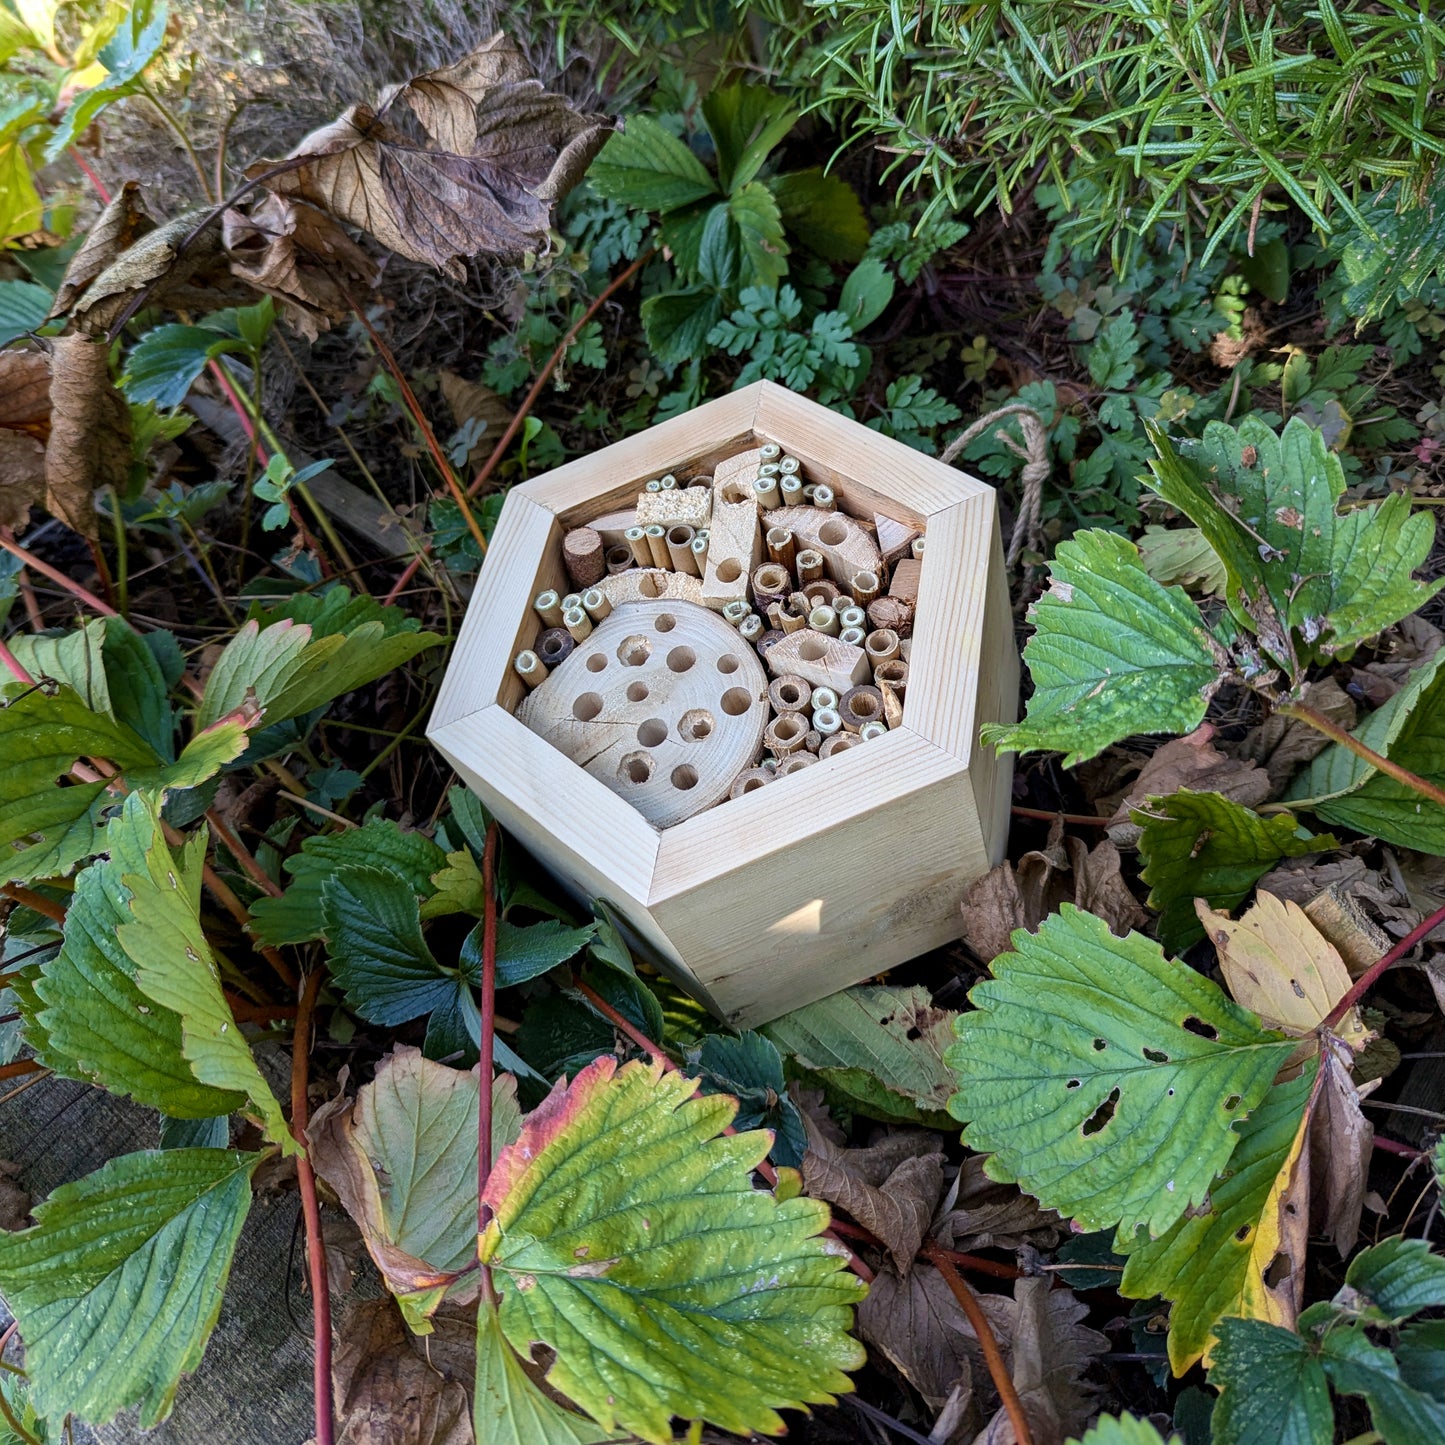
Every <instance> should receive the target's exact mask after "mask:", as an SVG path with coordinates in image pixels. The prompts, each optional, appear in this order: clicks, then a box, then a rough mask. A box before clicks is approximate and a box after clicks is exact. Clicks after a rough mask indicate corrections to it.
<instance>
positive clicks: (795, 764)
mask: <svg viewBox="0 0 1445 1445" xmlns="http://www.w3.org/2000/svg"><path fill="white" fill-rule="evenodd" d="M817 761H818V759H817V758H816V757H814V756H813V754H812V753H810V752H797V753H789V755H788V756H787V757H786V758H784V759H783V761H782V762H780V763H779V764H778V776H779V777H780V778H786V777H787V776H788V774H789V773H798V772H801V771H802V770H803V769H804V768H811V767H812V766H813V764H814V763H816V762H817Z"/></svg>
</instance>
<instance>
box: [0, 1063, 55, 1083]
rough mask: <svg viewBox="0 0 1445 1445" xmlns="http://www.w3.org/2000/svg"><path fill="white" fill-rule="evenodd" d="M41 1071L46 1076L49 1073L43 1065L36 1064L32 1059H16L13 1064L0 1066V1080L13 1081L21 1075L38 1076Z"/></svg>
mask: <svg viewBox="0 0 1445 1445" xmlns="http://www.w3.org/2000/svg"><path fill="white" fill-rule="evenodd" d="M42 1069H43V1070H44V1071H45V1072H46V1073H47V1074H48V1073H49V1072H50V1070H49V1069H46V1068H45V1065H44V1064H38V1063H36V1062H35V1060H34V1059H16V1060H15V1061H14V1063H10V1064H0V1079H15V1078H18V1077H19V1076H20V1075H21V1074H38V1073H40V1072H41V1070H42Z"/></svg>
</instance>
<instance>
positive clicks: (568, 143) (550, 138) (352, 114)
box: [246, 35, 612, 280]
mask: <svg viewBox="0 0 1445 1445" xmlns="http://www.w3.org/2000/svg"><path fill="white" fill-rule="evenodd" d="M398 103H400V104H398ZM400 106H405V107H407V108H408V109H409V110H410V111H411V113H412V115H413V116H415V118H416V120H417V121H419V122H420V124H421V126H422V128H423V129H424V131H425V132H426V139H425V140H423V141H418V140H416V139H414V138H413V137H412V136H411V135H410V134H409V133H408V131H407V130H406V129H403V125H404V123H405V122H404V114H405V112H403V111H401V109H400ZM393 118H395V122H396V123H393ZM611 129H612V122H611V121H609V120H607V119H606V118H605V117H603V116H595V115H584V114H582V113H580V112H578V111H575V110H573V109H572V107H571V106H570V105H569V104H568V102H567V101H566V100H565V99H564V98H563V97H562V96H559V95H553V94H551V93H549V92H548V91H546V90H544V89H543V88H542V84H541V82H540V81H539V80H537V79H536V77H535V76H533V75H532V73H531V69H530V67H529V66H528V65H527V62H526V60H525V59H524V57H523V56H522V53H521V51H520V50H519V49H518V48H517V46H516V45H515V43H514V42H512V41H511V40H509V39H507V38H506V37H505V36H502V35H494V36H493V37H492V38H491V39H490V40H487V41H485V42H483V44H481V45H480V46H478V47H477V49H476V50H474V51H473V52H472V53H471V54H469V55H467V56H465V57H463V58H462V59H461V60H460V61H458V62H457V63H456V64H455V65H450V66H446V67H443V68H442V69H439V70H433V71H428V72H427V73H425V74H423V75H419V76H416V77H414V78H413V79H412V80H410V81H408V82H407V83H405V84H404V85H401V86H399V87H397V88H396V89H395V90H393V91H391V92H389V93H388V94H387V95H386V96H385V97H383V99H382V102H381V104H380V105H379V106H378V107H377V108H376V109H374V110H373V109H372V108H371V107H370V106H366V105H354V106H352V107H351V108H350V109H348V110H347V111H346V113H345V114H344V115H342V116H341V117H340V118H339V119H337V120H335V121H332V122H331V123H330V124H329V125H325V126H322V127H321V128H320V129H319V130H316V131H313V132H312V133H311V134H310V135H309V136H307V137H306V138H305V139H304V140H303V141H302V142H301V144H300V145H298V146H297V147H296V148H295V150H293V151H292V152H291V154H290V156H289V157H287V159H288V160H300V161H302V162H303V163H302V164H300V165H298V166H295V167H292V168H289V169H285V170H282V171H280V172H279V173H277V174H275V175H268V174H267V173H268V172H270V171H274V170H276V168H277V167H278V166H280V165H282V164H283V163H282V162H279V161H274V160H271V161H258V162H257V163H256V164H255V165H253V166H251V167H250V168H249V169H248V170H247V172H246V174H247V176H248V177H249V178H251V179H260V178H262V177H265V179H264V181H263V184H265V185H266V186H267V188H268V189H270V190H272V191H274V192H276V193H277V194H279V195H285V196H294V197H297V198H299V199H301V200H305V201H309V202H311V203H312V204H313V205H315V206H319V207H320V208H321V209H322V210H324V211H327V212H329V213H330V214H331V215H333V216H335V217H336V218H337V219H338V220H341V221H345V222H347V223H348V224H350V225H354V226H358V227H360V228H361V229H363V230H365V231H368V232H369V233H370V234H371V235H373V236H375V237H376V239H377V240H378V241H380V242H381V243H382V244H383V245H384V246H386V247H388V248H389V249H390V250H393V251H395V252H397V254H398V255H401V256H406V257H408V258H410V259H411V260H413V261H421V262H423V263H426V264H428V265H432V266H436V267H437V268H438V269H440V270H443V271H445V272H447V274H448V275H451V276H454V277H455V278H456V279H458V280H461V279H462V278H463V276H464V275H465V274H466V273H465V270H464V268H463V267H462V265H461V261H462V260H463V259H464V258H465V257H468V256H474V255H476V254H478V253H479V252H483V251H486V252H492V253H495V254H500V255H519V254H521V253H522V252H524V251H528V250H542V249H545V246H546V241H547V233H548V230H549V227H550V225H551V208H552V205H553V203H554V202H556V201H557V200H559V199H561V197H562V196H564V195H565V194H566V193H567V192H568V191H569V190H570V189H571V188H572V187H573V186H574V185H576V183H577V182H578V181H579V180H581V178H582V176H583V174H584V173H585V171H586V169H587V166H588V165H589V164H590V163H591V160H592V157H593V156H594V155H596V153H597V151H598V150H600V149H601V147H602V144H603V142H604V141H605V140H606V139H607V133H608V131H609V130H611Z"/></svg>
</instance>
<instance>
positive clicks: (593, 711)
mask: <svg viewBox="0 0 1445 1445" xmlns="http://www.w3.org/2000/svg"><path fill="white" fill-rule="evenodd" d="M601 711H602V699H601V697H599V696H598V694H597V693H595V692H584V693H579V694H578V697H577V700H576V701H575V702H574V703H573V704H572V716H573V717H575V718H576V719H577V721H578V722H591V721H592V719H593V718H595V717H597V716H598V714H600V713H601Z"/></svg>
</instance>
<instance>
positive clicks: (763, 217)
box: [728, 181, 788, 286]
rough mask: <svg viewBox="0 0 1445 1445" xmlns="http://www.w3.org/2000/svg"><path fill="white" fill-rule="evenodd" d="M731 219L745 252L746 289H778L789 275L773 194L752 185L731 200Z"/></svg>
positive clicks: (735, 192)
mask: <svg viewBox="0 0 1445 1445" xmlns="http://www.w3.org/2000/svg"><path fill="white" fill-rule="evenodd" d="M728 215H729V216H730V217H731V218H732V221H733V224H734V225H735V226H736V227H737V234H738V239H739V243H740V245H741V248H742V277H741V281H740V284H741V285H743V286H776V285H777V284H778V282H779V281H781V280H782V279H783V277H784V276H786V275H787V274H788V243H787V241H786V240H784V239H783V221H782V217H781V216H780V215H779V214H778V203H777V202H776V201H775V200H774V199H773V195H772V192H771V191H769V190H768V188H767V187H766V186H765V185H764V184H763V183H762V182H761V181H749V182H748V184H747V185H745V186H743V187H742V188H741V189H739V190H737V191H734V192H733V194H732V195H731V196H729V197H728Z"/></svg>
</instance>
